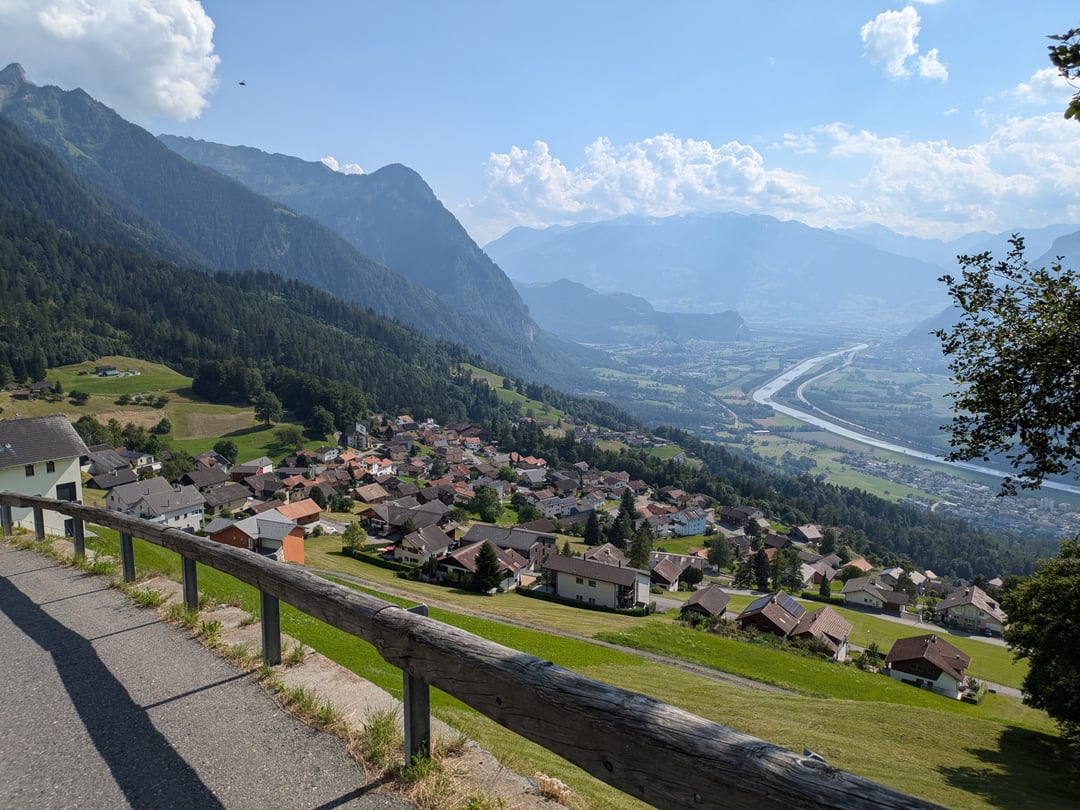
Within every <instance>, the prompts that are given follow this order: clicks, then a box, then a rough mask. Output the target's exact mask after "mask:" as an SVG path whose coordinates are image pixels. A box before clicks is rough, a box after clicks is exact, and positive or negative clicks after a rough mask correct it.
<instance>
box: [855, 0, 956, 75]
mask: <svg viewBox="0 0 1080 810" xmlns="http://www.w3.org/2000/svg"><path fill="white" fill-rule="evenodd" d="M920 29H921V19H920V17H919V12H918V11H916V10H915V7H914V6H905V7H904V8H902V9H900V10H899V11H895V10H890V11H883V12H881V13H880V14H878V15H877V16H876V17H875V18H874V19H872V20H870V22H868V23H865V24H864V25H863V26H862V28H860V29H859V35H860V36H861V37H862V41H863V54H864V55H865V56H866V58H867V60H868V61H869V62H870V64H872V65H882V66H883V68H884V70H885V72H886V73H887V74H888V75H890V76H894V77H896V78H902V77H905V76H910V75H911V74H912V73H913V72H917V73H918V75H919V76H920V77H921V78H923V79H933V80H936V81H945V80H947V79H948V78H949V70H948V68H947V67H946V66H945V65H944V64H943V63H942V62H941V59H940V56H939V54H938V50H937V48H932V49H931V50H930V51H928V52H927V53H926V55H924V56H919V44H918V41H917V40H918V38H919V31H920ZM913 64H914V68H913V67H912V65H913Z"/></svg>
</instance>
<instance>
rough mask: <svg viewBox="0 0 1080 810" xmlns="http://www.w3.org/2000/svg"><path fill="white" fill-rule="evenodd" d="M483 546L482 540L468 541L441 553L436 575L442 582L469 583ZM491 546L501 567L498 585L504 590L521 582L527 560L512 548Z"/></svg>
mask: <svg viewBox="0 0 1080 810" xmlns="http://www.w3.org/2000/svg"><path fill="white" fill-rule="evenodd" d="M483 547H484V543H483V542H479V543H469V544H468V545H466V546H461V547H460V548H456V549H453V550H451V551H448V552H447V553H446V554H443V555H442V556H441V557H439V561H438V563H437V565H436V576H437V577H438V578H439V580H440V581H444V582H457V583H462V584H468V583H471V581H472V575H473V574H475V573H476V556H477V554H479V553H480V549H481V548H483ZM492 548H494V549H495V557H496V558H497V559H498V560H499V565H500V566H501V568H502V579H501V580H500V582H499V587H500V588H502V589H503V590H504V591H509V590H511V589H512V588H516V587H517V586H518V585H520V584H521V572H522V571H523V570H524V569H525V568H526V567H528V562H527V561H526V560H525V558H524V557H522V556H521V555H520V554H518V553H517V552H516V551H514V550H512V549H501V548H498V547H497V546H492Z"/></svg>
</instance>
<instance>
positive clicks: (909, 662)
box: [0, 415, 1007, 699]
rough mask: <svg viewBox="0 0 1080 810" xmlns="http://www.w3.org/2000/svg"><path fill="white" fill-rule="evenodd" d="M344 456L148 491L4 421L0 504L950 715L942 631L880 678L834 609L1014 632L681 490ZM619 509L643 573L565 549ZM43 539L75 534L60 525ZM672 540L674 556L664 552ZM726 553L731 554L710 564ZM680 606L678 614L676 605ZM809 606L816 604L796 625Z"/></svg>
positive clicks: (206, 475)
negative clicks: (921, 702)
mask: <svg viewBox="0 0 1080 810" xmlns="http://www.w3.org/2000/svg"><path fill="white" fill-rule="evenodd" d="M337 438H338V443H337V444H335V445H330V444H327V445H324V446H321V447H319V448H317V449H315V450H302V451H299V452H296V453H295V454H293V455H290V456H288V457H286V458H284V459H282V460H281V462H280V463H275V462H274V461H273V460H272V459H270V458H266V457H260V458H254V459H248V460H237V461H235V462H234V463H230V461H229V459H227V458H225V457H224V456H222V455H221V454H220V453H217V452H214V451H208V452H204V453H202V454H200V455H198V456H196V457H195V469H193V470H191V471H190V472H187V473H184V474H183V475H182V476H181V477H180V478H179V480H178V481H177V482H176V483H175V484H173V483H170V482H169V481H167V480H166V479H165V478H163V477H161V476H160V475H158V472H159V471H160V470H161V460H159V459H156V458H154V457H153V456H152V455H150V454H147V453H138V452H134V451H130V450H126V449H124V448H122V447H121V448H116V447H111V446H107V445H96V446H91V447H87V446H85V444H84V443H83V442H82V440H81V439H80V438H79V435H78V434H77V433H76V432H75V430H74V429H73V428H72V426H71V424H70V422H69V421H68V420H67V418H66V417H64V416H61V415H54V416H45V417H36V418H29V419H17V420H8V421H4V422H0V448H2V449H0V489H6V490H11V491H13V492H24V493H26V494H41V495H46V496H51V497H56V498H59V499H64V500H80V501H82V500H83V498H84V497H85V498H88V499H89V500H91V501H93V500H94V499H96V498H100V500H101V501H102V502H103V504H104V505H105V506H106V507H107V508H108V509H111V510H115V511H118V512H122V513H125V514H130V515H135V516H138V517H142V518H145V519H148V520H151V521H154V522H157V523H160V524H163V525H167V526H169V527H172V528H177V529H181V530H184V531H188V532H192V533H198V534H201V535H204V536H206V537H208V538H209V539H211V540H214V541H216V542H220V543H224V544H227V545H230V546H234V547H237V548H242V549H247V550H249V551H251V552H253V553H258V554H261V555H264V556H266V557H270V558H273V559H275V560H278V561H280V562H281V563H283V564H300V565H302V564H304V562H305V559H304V548H305V540H306V538H308V537H311V536H320V535H341V537H342V551H343V553H347V554H348V555H350V556H353V557H355V558H357V559H358V560H362V561H367V562H370V563H372V564H375V565H381V566H383V567H390V568H394V569H396V570H399V571H400V572H402V574H401V575H407V576H412V577H415V578H422V579H423V580H425V581H430V582H439V583H444V584H447V585H451V586H457V587H462V586H464V587H477V589H478V590H482V591H487V590H491V591H495V590H499V591H509V590H515V589H516V590H518V591H519V592H522V593H523V594H526V595H532V596H535V597H537V598H542V599H548V600H553V601H558V602H562V603H565V604H568V605H571V606H577V607H580V608H583V609H591V610H607V611H615V612H622V613H629V614H631V615H645V614H648V613H650V612H653V611H655V610H657V609H658V605H659V606H662V607H663V608H664V609H671V608H672V607H678V611H679V615H680V619H681V620H682V621H684V622H686V623H688V624H690V625H692V626H695V627H699V628H702V629H709V630H712V631H713V632H727V633H729V634H733V635H736V636H741V637H746V638H751V637H754V636H758V635H769V636H771V637H775V638H778V639H782V640H784V641H785V642H787V643H789V644H791V645H792V646H793V647H796V648H798V649H801V650H809V651H811V652H813V653H815V654H818V655H821V656H823V657H825V658H828V659H830V660H834V661H839V662H853V663H856V664H859V665H861V666H863V667H864V668H865V667H871V668H873V669H875V670H880V671H881V672H882V673H884V674H887V675H890V676H891V677H892V678H894V679H896V680H900V681H902V682H904V683H910V684H912V685H914V686H917V687H919V688H923V689H927V690H930V691H933V692H935V693H938V694H941V695H945V696H947V697H950V698H957V699H959V698H964V699H973V698H974V699H977V698H978V696H979V694H980V692H981V691H983V692H984V691H985V685H980V684H979V683H977V682H975V681H974V679H972V678H970V677H967V676H966V674H965V670H966V669H967V668H968V666H969V665H970V661H971V659H970V656H969V655H967V654H966V653H964V652H962V651H960V650H958V649H957V648H956V647H954V646H953V645H951V644H949V642H948V641H946V640H945V638H943V636H944V635H947V634H948V630H947V629H935V632H931V633H922V634H920V635H917V636H912V637H908V638H901V639H899V640H898V641H896V643H895V644H894V645H893V647H892V649H890V650H889V651H888V653H887V654H885V655H884V656H883V659H884V660H880V661H879V660H876V659H877V658H878V653H877V651H876V650H870V651H869V654H868V651H866V650H861V649H858V648H857V647H856V645H855V644H853V643H852V641H851V639H850V634H851V630H852V624H851V622H849V621H848V620H847V619H845V618H843V616H841V615H840V614H839V613H838V612H837V611H836V610H834V609H833V607H831V606H830V605H832V604H835V605H842V606H843V607H845V608H851V609H855V610H859V611H863V612H871V613H875V614H880V615H883V616H892V617H896V618H900V617H902V616H904V615H905V613H906V612H908V611H911V610H914V611H917V612H918V615H922V614H924V613H925V618H926V619H927V620H930V621H933V622H936V623H938V624H940V625H941V626H942V628H953V629H954V630H956V631H958V632H961V633H964V634H973V635H985V636H1000V635H1001V633H1002V630H1003V629H1004V627H1005V625H1006V622H1007V617H1006V616H1005V614H1004V613H1003V612H1002V610H1001V608H1000V606H999V605H998V603H997V601H996V599H995V598H994V597H993V596H992V595H990V594H988V593H987V592H986V591H984V590H983V589H981V588H979V587H976V586H975V585H974V584H972V583H966V582H959V583H957V582H947V581H943V580H942V579H940V578H938V577H937V576H936V575H935V574H934V572H932V571H917V570H911V571H905V570H903V569H899V568H893V569H887V570H875V567H874V566H873V564H872V563H871V562H869V561H868V560H866V559H863V558H861V557H858V556H852V555H851V554H849V553H848V550H847V549H846V548H844V547H843V545H842V544H840V545H839V546H835V544H834V543H833V542H832V538H828V539H827V535H834V534H835V532H834V531H833V530H831V529H830V528H828V527H820V526H814V525H804V526H797V527H793V528H790V529H789V530H787V531H785V532H780V531H777V526H776V524H774V523H773V522H771V521H770V520H769V519H768V517H767V516H766V515H764V514H763V513H762V512H761V510H759V509H756V508H754V507H750V506H746V505H741V504H733V505H720V504H716V503H712V502H710V501H709V499H707V498H705V497H704V496H700V495H694V494H692V493H687V492H683V491H682V490H679V489H676V488H674V487H660V488H658V489H656V490H655V491H654V490H652V489H651V488H650V487H648V486H647V485H646V484H645V483H644V482H642V481H636V480H632V479H631V478H630V476H629V475H628V474H627V473H626V472H625V471H619V470H597V469H594V468H592V467H590V466H589V465H588V464H587V463H585V462H579V463H577V464H566V465H560V466H559V467H558V468H555V469H553V468H550V467H549V465H548V464H547V462H546V461H545V459H543V458H535V457H531V456H527V457H522V456H520V455H518V454H516V453H505V452H501V451H500V449H499V448H498V447H496V446H493V445H491V444H487V443H485V442H484V440H483V437H482V432H481V430H480V429H479V428H478V427H477V426H475V425H471V424H446V425H439V424H436V423H435V422H434V421H433V420H430V419H428V420H424V421H421V422H417V421H415V420H413V419H412V418H411V417H409V416H407V415H402V416H398V417H394V418H380V417H376V418H375V419H374V420H373V423H372V429H370V430H369V428H368V427H367V426H366V425H364V424H356V425H354V426H353V428H352V429H351V430H349V431H345V432H343V433H341V434H339V435H338V437H337ZM632 438H634V439H635V440H638V441H640V440H641V437H632ZM84 482H85V490H84V489H83V484H84ZM480 502H485V503H486V504H487V505H488V506H493V507H494V511H495V512H496V513H497V512H499V511H501V508H502V506H503V505H504V504H507V505H509V504H514V505H515V508H516V509H517V514H518V515H519V517H520V516H521V515H529V516H532V517H533V519H531V520H528V521H524V522H520V523H516V524H514V525H497V524H496V523H495V522H494V521H492V520H489V521H481V520H475V519H473V517H472V513H474V512H475V511H476V510H477V509H481V508H482V507H483V505H484V504H483V503H480ZM621 509H629V511H631V512H632V515H633V522H632V523H631V527H632V529H633V530H634V532H635V533H637V534H639V535H640V534H641V533H642V532H644V534H645V535H647V536H648V537H650V538H652V542H653V543H654V544H655V548H653V549H649V550H647V551H646V556H644V557H643V558H642V557H641V556H640V554H641V550H640V548H639V549H637V552H636V553H637V554H638V555H639V559H636V560H632V559H631V555H632V554H634V553H635V552H634V551H633V550H631V549H630V543H629V540H630V538H629V537H626V538H614V542H612V540H610V539H609V540H608V541H607V542H601V541H600V540H601V539H602V538H596V537H595V536H594V538H592V544H591V545H589V544H586V545H582V544H581V543H580V542H578V540H577V538H580V537H583V536H584V537H588V536H589V533H590V531H589V528H590V527H589V524H590V522H592V523H593V524H594V526H605V527H610V525H611V524H612V523H613V522H615V521H613V518H616V517H617V515H618V514H619V511H620V510H621ZM481 516H482V517H484V516H485V515H481ZM487 517H490V516H487ZM16 519H17V520H22V521H26V520H27V519H28V516H27V515H25V514H24V515H17V516H16ZM49 530H50V531H51V532H54V533H56V534H60V535H63V534H65V533H67V534H70V527H68V526H64V525H57V526H53V527H49ZM609 530H610V529H609ZM560 538H562V544H561V545H560ZM570 538H574V540H575V545H577V546H578V550H580V553H578V550H575V549H574V548H572V547H571V544H570ZM620 539H621V540H622V542H619V540H620ZM698 539H700V545H693V544H692V543H693V542H695V541H697V540H698ZM665 540H667V541H669V542H671V543H672V545H676V544H678V545H679V547H680V548H682V549H683V550H680V551H671V550H666V549H665V547H664V542H665ZM688 541H689V542H688ZM721 544H722V545H723V546H724V547H726V551H725V552H724V553H720V554H718V553H717V552H716V551H715V550H716V549H717V548H718V547H720V546H721ZM823 546H826V547H833V546H835V548H823ZM628 551H629V552H630V553H629V554H628ZM759 556H760V558H761V559H760V560H755V558H756V557H759ZM721 560H723V561H724V562H723V563H720V561H721ZM632 563H637V565H634V564H632ZM755 563H757V565H756V566H755ZM781 565H783V566H784V571H783V576H782V578H781V577H780V575H779V574H778V573H777V571H778V569H779V567H780V566H781ZM754 568H757V569H758V570H759V571H760V570H765V571H772V574H771V576H770V575H768V574H767V575H766V576H764V577H760V576H759V577H758V578H756V580H755V581H754V582H747V581H746V577H741V576H740V574H739V571H740V570H741V571H743V572H748V571H750V570H752V569H754ZM770 581H771V585H772V587H771V589H770ZM781 584H782V585H783V586H784V587H780V585H781ZM1000 585H1001V582H1000V581H991V582H989V583H987V587H989V588H991V589H996V588H998V587H1000ZM736 586H738V587H736ZM834 588H835V590H834ZM680 592H681V593H682V595H683V597H684V601H677V600H672V599H670V595H674V594H678V593H680ZM687 592H689V594H688V593H687ZM738 593H752V594H755V595H756V596H755V598H754V599H753V600H752V601H751V602H750V603H749V604H748V605H747V606H746V607H745V608H744V609H742V610H741V611H734V612H732V611H729V610H728V605H729V602H730V600H731V595H732V594H738ZM665 594H667V595H669V596H665ZM687 597H688V598H687ZM815 600H816V601H820V602H824V603H825V604H823V605H821V606H820V607H816V608H815V609H812V610H811V609H808V608H807V607H806V603H807V602H808V601H811V602H812V601H815ZM916 601H917V602H919V603H920V604H921V605H922V607H919V606H918V605H916ZM909 615H910V614H909ZM751 640H752V639H751Z"/></svg>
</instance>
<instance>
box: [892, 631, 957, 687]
mask: <svg viewBox="0 0 1080 810" xmlns="http://www.w3.org/2000/svg"><path fill="white" fill-rule="evenodd" d="M919 659H922V660H925V661H929V662H930V663H931V664H933V665H934V666H936V667H938V668H939V669H943V670H945V672H947V673H949V674H950V675H952V677H953V678H955V679H956V680H958V681H959V680H962V679H963V677H964V670H965V669H967V668H968V666H969V665H970V664H971V656H970V655H968V654H967V653H963V652H960V650H958V649H956V647H954V646H953V645H952V644H950V643H949V642H947V641H944V640H943V639H940V638H938V637H937V635H935V634H934V633H928V634H927V635H925V636H912V637H911V638H902V639H899V640H898V641H897V642H896V643H895V644H893V646H892V649H891V650H889V654H888V655H887V656H885V663H886V664H894V663H898V662H902V661H916V660H919Z"/></svg>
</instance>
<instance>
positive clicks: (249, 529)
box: [205, 509, 304, 565]
mask: <svg viewBox="0 0 1080 810" xmlns="http://www.w3.org/2000/svg"><path fill="white" fill-rule="evenodd" d="M205 530H206V533H207V536H208V537H209V538H210V539H211V540H213V541H215V542H217V543H224V544H225V545H227V546H233V547H234V548H246V549H247V550H248V551H254V552H256V553H257V554H262V555H263V556H265V557H273V558H274V559H276V560H280V561H281V562H290V563H298V564H300V565H303V564H304V529H303V527H302V526H299V525H297V524H296V522H295V521H292V520H290V519H289V518H287V517H285V516H284V515H281V514H279V513H278V511H277V510H276V509H271V510H269V511H267V512H263V513H262V514H259V515H256V516H255V517H250V518H245V519H244V520H237V521H232V520H225V519H223V518H218V519H217V520H214V521H211V522H210V523H209V524H207V526H206V527H205Z"/></svg>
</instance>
